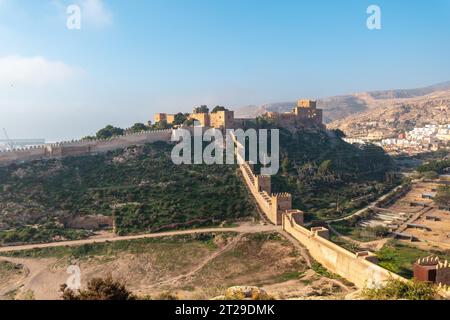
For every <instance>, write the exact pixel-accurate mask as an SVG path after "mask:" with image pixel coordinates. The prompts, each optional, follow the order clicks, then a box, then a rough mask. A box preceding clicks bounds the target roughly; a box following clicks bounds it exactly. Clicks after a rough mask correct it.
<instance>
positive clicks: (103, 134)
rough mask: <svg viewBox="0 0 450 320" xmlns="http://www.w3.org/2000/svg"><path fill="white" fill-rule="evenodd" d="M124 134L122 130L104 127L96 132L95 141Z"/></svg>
mask: <svg viewBox="0 0 450 320" xmlns="http://www.w3.org/2000/svg"><path fill="white" fill-rule="evenodd" d="M124 132H125V130H123V129H122V128H117V127H113V126H112V125H107V126H106V127H104V128H103V129H101V130H99V131H98V132H97V134H96V137H97V139H108V138H111V137H115V136H122V135H123V134H124Z"/></svg>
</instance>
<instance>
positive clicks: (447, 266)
mask: <svg viewBox="0 0 450 320" xmlns="http://www.w3.org/2000/svg"><path fill="white" fill-rule="evenodd" d="M414 278H416V279H417V280H420V281H429V282H433V283H436V284H438V285H440V286H444V287H445V286H449V285H450V263H449V262H448V261H447V260H441V259H440V258H439V257H437V256H428V257H425V258H420V259H418V260H417V261H416V263H415V264H414Z"/></svg>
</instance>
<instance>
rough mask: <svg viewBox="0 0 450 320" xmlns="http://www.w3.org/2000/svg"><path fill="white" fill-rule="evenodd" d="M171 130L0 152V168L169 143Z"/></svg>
mask: <svg viewBox="0 0 450 320" xmlns="http://www.w3.org/2000/svg"><path fill="white" fill-rule="evenodd" d="M171 137H172V130H171V129H167V130H156V131H143V132H139V133H132V134H127V135H123V136H118V137H113V138H111V139H103V140H78V141H64V142H58V143H54V144H46V145H43V146H36V147H31V148H26V149H19V150H13V151H5V152H0V166H5V165H9V164H12V163H22V162H28V161H34V160H44V159H54V158H61V157H70V156H83V155H89V154H98V153H104V152H108V151H113V150H116V149H121V148H126V147H129V146H132V145H144V144H146V143H152V142H157V141H166V142H170V140H171Z"/></svg>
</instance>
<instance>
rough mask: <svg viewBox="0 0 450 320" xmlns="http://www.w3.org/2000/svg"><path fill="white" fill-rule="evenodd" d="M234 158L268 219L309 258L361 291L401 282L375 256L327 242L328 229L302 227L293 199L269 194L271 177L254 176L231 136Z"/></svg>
mask: <svg viewBox="0 0 450 320" xmlns="http://www.w3.org/2000/svg"><path fill="white" fill-rule="evenodd" d="M232 137H233V138H234V141H235V145H236V149H235V151H236V156H237V158H238V161H239V162H238V163H240V170H241V173H242V176H243V177H244V181H245V183H246V185H247V187H248V189H249V190H250V192H251V193H252V195H253V197H254V198H255V200H256V203H257V204H258V206H259V207H260V208H261V210H262V212H263V213H264V214H265V215H266V216H267V218H268V219H269V220H270V221H271V222H272V223H273V224H276V225H282V226H283V229H284V230H285V231H286V232H288V233H289V234H291V235H292V236H293V237H294V238H295V239H297V240H298V241H299V242H300V243H301V244H303V245H304V246H305V247H306V248H307V249H308V251H309V253H310V254H311V256H312V257H313V258H314V259H315V260H316V261H318V262H319V263H321V264H322V265H323V266H324V267H325V268H327V269H328V270H329V271H331V272H333V273H336V274H338V275H340V276H341V277H343V278H345V279H347V280H349V281H350V282H352V283H354V284H355V285H356V286H357V287H359V288H363V287H365V286H367V287H375V286H380V285H381V284H382V283H383V282H385V281H386V280H388V279H392V278H393V279H402V280H405V281H406V279H404V278H402V277H400V276H399V275H397V274H395V273H392V272H389V271H388V270H386V269H384V268H382V267H380V266H379V265H377V264H376V263H377V260H376V256H375V255H374V254H373V253H371V252H368V251H364V252H358V253H352V252H350V251H348V250H346V249H344V248H342V247H340V246H338V245H337V244H335V243H333V242H331V241H330V240H329V230H328V229H327V228H323V227H317V228H312V229H311V230H308V229H306V228H305V227H303V220H304V213H303V212H302V211H300V210H295V209H292V196H291V195H290V194H288V193H282V194H271V193H270V191H271V190H270V184H271V177H270V176H264V177H263V178H262V177H261V176H258V175H255V174H254V173H253V170H252V166H251V164H249V163H248V162H245V161H243V160H244V159H242V157H241V155H240V154H242V152H239V151H240V149H241V148H242V145H240V144H239V142H238V141H237V140H236V138H235V137H234V136H232Z"/></svg>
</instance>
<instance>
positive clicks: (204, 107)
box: [194, 105, 209, 113]
mask: <svg viewBox="0 0 450 320" xmlns="http://www.w3.org/2000/svg"><path fill="white" fill-rule="evenodd" d="M194 113H209V108H208V106H207V105H202V106H200V107H197V108H194Z"/></svg>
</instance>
